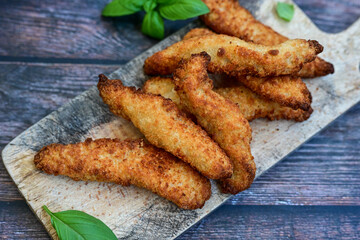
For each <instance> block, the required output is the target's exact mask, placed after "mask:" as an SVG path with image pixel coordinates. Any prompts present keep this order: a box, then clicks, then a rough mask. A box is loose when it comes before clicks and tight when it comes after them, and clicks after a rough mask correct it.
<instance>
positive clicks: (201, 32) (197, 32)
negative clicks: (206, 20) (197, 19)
mask: <svg viewBox="0 0 360 240" xmlns="http://www.w3.org/2000/svg"><path fill="white" fill-rule="evenodd" d="M214 34H216V33H214V32H213V31H211V30H210V29H207V28H193V29H191V30H190V31H189V32H187V33H186V34H185V36H184V37H183V38H182V39H183V40H187V39H190V38H193V37H201V36H206V35H214Z"/></svg>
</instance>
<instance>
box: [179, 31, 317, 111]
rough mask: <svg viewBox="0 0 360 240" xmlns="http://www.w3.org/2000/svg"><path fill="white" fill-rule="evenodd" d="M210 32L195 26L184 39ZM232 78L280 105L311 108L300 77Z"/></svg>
mask: <svg viewBox="0 0 360 240" xmlns="http://www.w3.org/2000/svg"><path fill="white" fill-rule="evenodd" d="M211 34H216V33H214V32H212V31H211V30H208V29H204V28H195V29H192V30H191V31H189V32H188V33H187V34H186V35H185V36H184V39H189V38H192V37H199V36H203V35H211ZM233 79H235V80H236V81H238V82H241V83H242V84H244V85H245V86H246V87H248V88H249V89H251V90H252V91H253V92H255V93H257V94H258V95H260V96H261V97H263V98H264V99H267V100H269V101H274V102H277V103H279V104H280V105H281V106H287V107H291V108H293V109H302V110H304V111H307V112H308V111H309V110H310V109H311V106H310V104H311V99H312V98H311V94H310V92H309V90H308V88H307V86H306V84H305V83H304V82H303V81H302V80H301V78H300V77H296V76H278V77H267V78H260V77H253V76H242V75H238V76H235V77H233ZM227 80H228V77H227Z"/></svg>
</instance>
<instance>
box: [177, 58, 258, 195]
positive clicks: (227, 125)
mask: <svg viewBox="0 0 360 240" xmlns="http://www.w3.org/2000/svg"><path fill="white" fill-rule="evenodd" d="M209 62H210V56H209V55H208V54H206V53H205V52H202V53H199V54H194V55H192V56H191V58H190V59H188V60H186V61H184V60H183V61H181V63H180V64H179V67H178V68H177V69H176V71H175V72H174V83H175V86H176V88H175V89H176V91H177V93H178V94H179V97H180V99H181V102H182V104H184V106H185V107H186V108H187V109H188V111H190V112H191V113H192V114H194V115H195V117H196V119H197V121H198V123H199V124H200V125H201V126H202V127H203V128H204V129H206V131H207V132H208V133H210V134H211V136H212V138H213V139H214V140H215V141H216V142H217V143H218V144H219V145H220V146H221V147H222V148H223V149H224V151H225V152H226V154H227V155H228V156H229V157H230V159H231V160H232V161H233V165H234V173H233V175H232V176H231V178H227V179H221V180H220V183H221V187H222V191H223V192H225V193H232V194H236V193H238V192H240V191H243V190H245V189H247V188H249V187H250V185H251V183H252V182H253V180H254V178H255V172H256V166H255V162H254V161H253V156H252V155H251V150H250V141H251V128H250V125H249V123H248V121H247V120H246V119H245V118H244V117H243V115H242V113H241V112H240V109H239V108H238V106H237V105H236V104H235V103H233V102H231V101H229V100H227V99H225V98H224V97H222V96H220V95H219V94H217V93H216V92H214V91H213V90H212V88H213V86H212V81H211V80H210V79H209V78H208V76H207V71H206V69H207V65H208V64H209Z"/></svg>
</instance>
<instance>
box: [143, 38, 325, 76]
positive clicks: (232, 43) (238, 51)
mask: <svg viewBox="0 0 360 240" xmlns="http://www.w3.org/2000/svg"><path fill="white" fill-rule="evenodd" d="M322 49H323V47H322V46H321V45H320V44H319V43H318V42H317V41H314V40H309V41H306V40H303V39H295V40H288V41H286V42H284V43H282V44H279V45H276V46H262V45H258V44H254V43H249V42H245V41H243V40H241V39H239V38H237V37H231V36H227V35H221V34H217V35H204V36H201V37H193V38H190V39H187V40H182V41H180V42H177V43H175V44H173V45H171V46H169V47H167V48H166V49H164V50H162V51H159V52H157V53H155V54H154V55H152V56H151V57H149V58H147V59H146V60H145V65H144V70H145V73H146V74H149V75H168V74H172V73H173V72H174V70H175V68H176V66H177V64H178V63H179V62H180V60H181V59H183V58H184V59H187V58H190V56H191V54H194V53H200V52H203V51H205V52H207V53H208V54H209V55H210V56H211V62H210V64H209V66H208V70H209V71H210V72H213V73H225V74H241V75H255V76H259V77H266V76H279V75H287V74H293V73H296V72H298V71H299V70H300V69H301V67H302V66H303V64H304V63H306V62H310V61H313V60H314V59H315V57H316V54H318V53H320V52H322Z"/></svg>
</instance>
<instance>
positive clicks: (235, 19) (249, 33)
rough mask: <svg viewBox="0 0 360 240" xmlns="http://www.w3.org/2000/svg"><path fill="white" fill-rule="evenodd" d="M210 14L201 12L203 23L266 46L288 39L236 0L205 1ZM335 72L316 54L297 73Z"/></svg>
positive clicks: (317, 75) (222, 31) (319, 74)
mask: <svg viewBox="0 0 360 240" xmlns="http://www.w3.org/2000/svg"><path fill="white" fill-rule="evenodd" d="M202 1H203V2H204V3H205V4H206V5H207V6H208V7H209V9H210V13H208V14H205V15H202V16H201V17H200V18H201V19H202V20H203V22H204V23H205V24H206V25H207V26H208V27H210V28H211V29H213V30H214V31H215V32H217V33H221V34H226V35H230V36H235V37H238V38H241V39H243V40H245V41H247V42H254V43H257V44H262V45H266V46H274V45H278V44H280V43H283V42H285V41H287V40H288V38H287V37H285V36H283V35H281V34H279V33H277V32H275V31H274V30H273V29H272V28H270V27H268V26H266V25H264V24H262V23H261V22H259V21H257V20H256V19H255V18H254V16H253V15H252V14H251V13H250V12H249V11H248V10H246V9H245V8H243V7H241V6H240V5H239V2H238V1H237V0H202ZM330 73H334V66H333V65H332V64H331V63H329V62H326V61H324V60H323V59H321V58H319V57H317V58H316V59H315V60H314V61H313V62H309V63H306V64H305V65H304V67H303V68H302V69H301V70H300V72H298V73H297V75H298V76H299V77H303V78H312V77H319V76H324V75H327V74H330Z"/></svg>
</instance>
